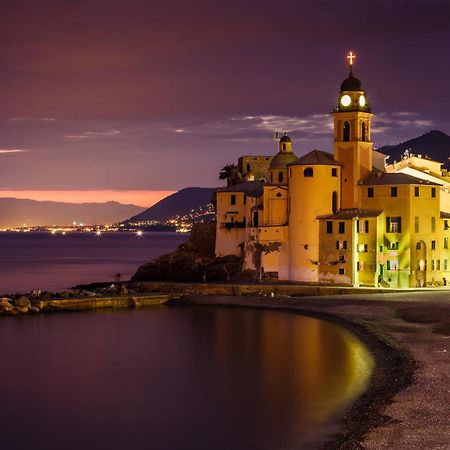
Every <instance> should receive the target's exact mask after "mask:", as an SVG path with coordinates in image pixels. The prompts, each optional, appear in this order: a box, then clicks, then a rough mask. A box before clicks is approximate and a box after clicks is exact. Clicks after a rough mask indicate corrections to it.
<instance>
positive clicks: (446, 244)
mask: <svg viewBox="0 0 450 450" xmlns="http://www.w3.org/2000/svg"><path fill="white" fill-rule="evenodd" d="M444 248H448V237H445V238H444Z"/></svg>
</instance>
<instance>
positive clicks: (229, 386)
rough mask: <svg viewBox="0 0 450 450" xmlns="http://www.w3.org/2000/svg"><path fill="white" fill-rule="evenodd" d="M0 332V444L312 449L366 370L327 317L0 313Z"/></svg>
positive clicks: (362, 356) (174, 311)
mask: <svg viewBox="0 0 450 450" xmlns="http://www.w3.org/2000/svg"><path fill="white" fill-rule="evenodd" d="M0 340H1V342H2V343H3V350H2V353H3V364H2V366H3V367H2V371H0V398H1V400H2V408H1V409H0V423H2V443H3V444H2V445H5V447H1V446H0V447H1V448H6V449H8V450H14V449H25V448H26V449H29V450H33V449H47V450H52V449H60V448H65V449H67V450H71V449H81V448H93V449H95V448H99V449H100V448H101V449H102V448H108V449H123V448H132V449H136V450H139V449H150V448H151V449H155V450H160V449H161V450H166V449H167V450H175V449H176V450H178V449H191V448H192V449H199V450H201V449H208V450H209V449H224V450H225V449H226V450H230V449H261V450H264V449H267V450H269V449H276V450H283V449H294V448H299V447H300V448H302V449H307V448H315V447H316V446H317V445H318V444H319V443H320V442H321V441H322V440H323V439H324V436H325V435H326V434H327V433H330V432H333V431H335V426H336V423H335V419H336V417H338V415H339V413H340V412H341V411H342V409H343V408H344V407H345V406H347V405H348V404H349V403H351V402H352V401H354V399H355V398H356V397H357V396H358V395H360V393H361V392H362V391H363V390H364V389H365V387H366V385H367V383H368V380H369V377H370V373H371V370H372V366H373V361H372V358H371V356H370V354H369V353H368V352H367V350H366V348H365V347H364V346H363V345H362V344H361V343H360V342H359V341H358V340H357V339H356V338H355V337H354V336H353V335H352V334H351V333H349V332H347V331H346V330H344V329H342V328H340V327H338V326H336V325H334V324H331V323H328V322H324V321H320V320H316V319H312V318H308V317H303V316H298V315H294V314H286V313H279V312H274V311H254V310H241V309H231V308H206V307H204V308H152V309H146V310H141V311H126V312H111V313H104V312H103V313H96V314H94V313H79V314H65V315H57V316H41V317H35V318H29V320H28V318H25V319H24V320H14V319H12V320H9V319H2V323H1V326H0ZM24 417H27V429H28V430H30V432H28V433H23V432H22V431H23V418H24Z"/></svg>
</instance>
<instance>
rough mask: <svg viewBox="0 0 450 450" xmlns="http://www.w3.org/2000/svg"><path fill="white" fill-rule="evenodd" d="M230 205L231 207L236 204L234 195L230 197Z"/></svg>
mask: <svg viewBox="0 0 450 450" xmlns="http://www.w3.org/2000/svg"><path fill="white" fill-rule="evenodd" d="M231 204H232V205H235V204H236V196H235V195H232V196H231Z"/></svg>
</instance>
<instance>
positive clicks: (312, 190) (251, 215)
mask: <svg viewBox="0 0 450 450" xmlns="http://www.w3.org/2000/svg"><path fill="white" fill-rule="evenodd" d="M372 116H373V114H372V112H371V108H370V104H369V103H368V101H367V98H366V93H365V90H364V89H363V86H362V83H361V82H360V80H358V79H357V78H356V77H354V75H353V73H352V66H350V74H349V76H348V77H347V78H346V79H345V80H344V81H343V82H342V84H341V87H340V92H339V96H338V101H337V104H336V106H335V107H334V109H333V112H332V117H333V147H334V152H333V154H330V153H327V152H323V151H320V150H313V151H311V152H309V153H308V154H306V155H304V156H302V157H300V158H297V156H296V155H295V154H294V151H293V143H292V140H291V139H290V138H289V136H287V135H284V136H283V137H282V138H281V139H280V141H279V147H278V153H277V154H276V155H275V156H273V157H270V156H268V157H258V159H257V160H256V159H255V163H257V169H256V165H255V166H253V165H251V162H252V161H251V160H248V161H247V159H245V158H246V157H243V158H241V160H240V161H239V168H240V171H242V172H243V173H245V172H246V171H247V172H248V173H247V176H245V178H244V179H245V180H247V181H245V182H242V183H240V184H238V185H236V186H230V187H226V188H221V189H218V191H217V206H216V214H217V217H216V218H217V233H216V255H217V256H224V255H228V254H235V255H240V256H242V258H243V267H244V269H252V270H257V271H259V273H260V276H261V278H273V279H279V280H286V281H288V280H289V281H300V282H308V283H319V284H338V285H351V286H360V285H365V286H385V287H399V288H402V287H426V286H443V285H447V284H448V283H449V282H450V263H449V260H450V250H449V238H450V192H449V189H450V175H449V173H448V172H446V171H444V170H442V165H441V164H440V163H439V162H436V161H430V160H428V159H425V158H421V157H420V156H416V155H412V154H407V155H404V157H403V159H402V160H401V161H400V162H398V163H397V162H395V163H393V164H386V158H385V156H384V155H382V154H381V153H379V152H377V151H375V150H373V143H372V141H371V119H372ZM265 158H267V159H265ZM264 164H266V166H265V167H264ZM246 169H247V170H246ZM253 171H255V172H257V174H258V178H256V177H254V175H253V173H252V172H253ZM262 175H264V177H262Z"/></svg>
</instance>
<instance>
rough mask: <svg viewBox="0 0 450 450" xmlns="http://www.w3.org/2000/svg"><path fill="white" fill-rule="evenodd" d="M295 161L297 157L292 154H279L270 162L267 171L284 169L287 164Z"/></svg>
mask: <svg viewBox="0 0 450 450" xmlns="http://www.w3.org/2000/svg"><path fill="white" fill-rule="evenodd" d="M296 159H297V156H296V155H295V154H294V153H292V152H279V153H277V154H276V155H275V156H274V157H273V159H272V161H271V162H270V166H269V169H285V168H286V166H287V165H288V164H290V163H291V162H293V161H295V160H296Z"/></svg>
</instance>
